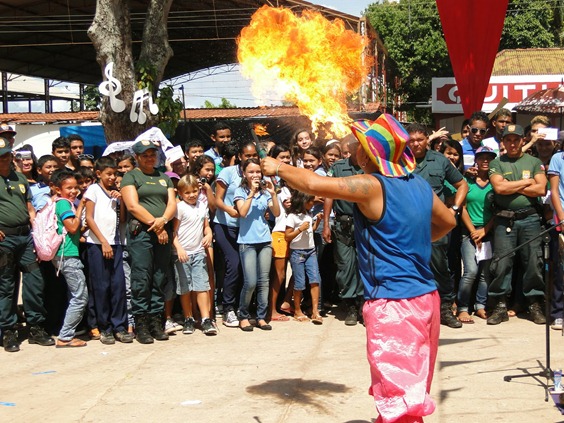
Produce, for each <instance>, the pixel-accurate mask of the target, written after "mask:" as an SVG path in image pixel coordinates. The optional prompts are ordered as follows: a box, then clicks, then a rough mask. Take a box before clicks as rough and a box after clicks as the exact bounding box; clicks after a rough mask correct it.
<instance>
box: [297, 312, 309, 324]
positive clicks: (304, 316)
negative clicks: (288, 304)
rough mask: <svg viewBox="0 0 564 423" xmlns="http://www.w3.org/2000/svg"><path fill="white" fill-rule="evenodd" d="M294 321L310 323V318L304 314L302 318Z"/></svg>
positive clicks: (298, 317)
mask: <svg viewBox="0 0 564 423" xmlns="http://www.w3.org/2000/svg"><path fill="white" fill-rule="evenodd" d="M294 320H295V321H296V322H300V323H303V322H309V317H307V316H306V315H305V314H302V315H301V316H296V317H294Z"/></svg>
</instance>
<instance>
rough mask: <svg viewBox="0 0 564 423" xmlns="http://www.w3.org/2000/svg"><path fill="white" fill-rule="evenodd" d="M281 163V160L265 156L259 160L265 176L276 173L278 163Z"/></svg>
mask: <svg viewBox="0 0 564 423" xmlns="http://www.w3.org/2000/svg"><path fill="white" fill-rule="evenodd" d="M281 163H282V162H281V161H279V160H276V159H274V158H272V157H266V158H264V159H262V160H261V162H260V167H261V169H262V173H263V175H266V176H274V175H276V169H277V168H278V165H280V164H281Z"/></svg>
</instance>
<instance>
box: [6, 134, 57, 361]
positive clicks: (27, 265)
mask: <svg viewBox="0 0 564 423" xmlns="http://www.w3.org/2000/svg"><path fill="white" fill-rule="evenodd" d="M11 164H12V148H11V146H10V142H9V141H8V140H6V139H5V138H0V176H1V178H0V328H1V329H2V344H3V347H4V349H5V350H6V351H8V352H16V351H19V350H20V347H19V343H18V332H17V330H16V329H15V326H16V323H17V316H16V311H15V310H16V300H17V299H16V298H15V293H16V292H17V289H16V284H17V283H18V282H19V277H18V276H19V271H21V272H22V273H23V278H22V279H23V287H22V297H23V305H24V311H25V315H26V318H27V323H28V325H29V338H28V341H29V343H30V344H39V345H44V346H49V345H54V344H55V341H54V340H53V338H51V337H49V336H48V335H47V333H46V332H45V330H44V329H43V327H42V325H43V323H44V322H45V316H46V311H45V307H44V305H43V288H44V284H43V278H42V277H41V272H40V270H39V264H38V262H37V257H36V255H35V252H34V247H33V239H32V237H31V227H30V224H31V220H32V219H33V218H34V217H35V210H34V209H33V206H32V205H31V192H30V189H29V185H28V183H27V179H26V177H25V176H24V175H22V174H21V173H19V172H16V171H14V170H12V166H11Z"/></svg>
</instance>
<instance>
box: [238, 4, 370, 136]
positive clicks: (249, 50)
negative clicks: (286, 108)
mask: <svg viewBox="0 0 564 423" xmlns="http://www.w3.org/2000/svg"><path fill="white" fill-rule="evenodd" d="M238 46H239V49H238V52H237V57H238V59H239V63H240V65H241V73H242V74H243V76H245V77H246V78H248V79H251V80H252V88H251V89H252V92H253V95H254V96H255V97H256V98H258V99H264V98H268V96H269V93H273V92H274V93H276V94H278V95H282V96H284V98H285V99H286V100H289V101H292V102H294V103H296V105H297V106H298V107H299V109H300V112H301V113H302V114H304V115H306V116H308V117H309V118H310V120H311V121H312V124H313V129H314V130H316V129H317V128H318V126H319V125H321V124H324V123H328V124H329V125H330V127H331V131H332V132H334V133H335V135H337V136H344V135H346V134H348V133H350V129H349V127H348V123H349V122H350V118H349V117H348V115H347V106H346V95H347V94H348V93H352V92H355V91H357V90H358V89H359V88H360V86H361V84H362V82H363V80H364V79H365V78H366V75H367V74H368V66H367V64H366V63H363V61H362V51H363V49H364V45H363V40H362V37H361V36H360V35H359V34H357V33H355V32H354V31H350V30H347V29H345V25H344V23H343V21H341V20H340V19H336V20H335V21H332V22H331V21H329V20H327V19H325V18H324V17H323V16H322V15H321V14H320V13H318V12H314V11H308V10H305V11H304V12H303V13H302V16H301V17H298V16H296V15H294V14H293V13H292V12H291V11H290V10H288V9H284V8H273V7H269V6H263V7H261V8H260V9H259V10H257V11H256V12H255V14H254V15H253V16H252V19H251V23H250V24H249V25H248V26H247V27H245V28H243V30H242V31H241V35H240V37H239V39H238Z"/></svg>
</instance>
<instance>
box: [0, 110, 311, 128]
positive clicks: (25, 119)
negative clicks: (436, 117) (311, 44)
mask: <svg viewBox="0 0 564 423" xmlns="http://www.w3.org/2000/svg"><path fill="white" fill-rule="evenodd" d="M98 113H99V112H72V113H71V112H56V113H5V114H0V122H8V123H20V124H21V123H54V122H85V121H98ZM185 113H186V119H189V120H204V119H245V118H256V117H283V116H300V115H301V114H300V111H299V109H298V108H297V107H285V106H280V107H242V108H236V109H186V110H185ZM180 119H181V120H182V119H184V116H183V115H182V114H181V115H180Z"/></svg>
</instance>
